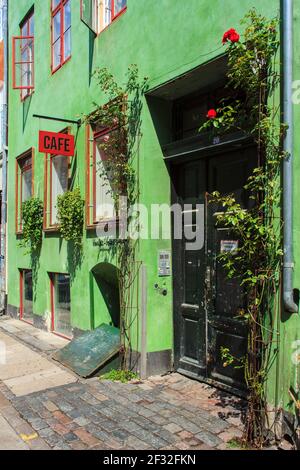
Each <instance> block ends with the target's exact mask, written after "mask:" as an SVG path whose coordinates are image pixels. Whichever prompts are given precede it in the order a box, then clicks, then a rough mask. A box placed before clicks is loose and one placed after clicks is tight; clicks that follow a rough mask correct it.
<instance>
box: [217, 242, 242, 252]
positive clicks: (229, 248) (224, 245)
mask: <svg viewBox="0 0 300 470" xmlns="http://www.w3.org/2000/svg"><path fill="white" fill-rule="evenodd" d="M238 247H239V241H238V240H221V253H234V252H235V251H236V250H237V249H238Z"/></svg>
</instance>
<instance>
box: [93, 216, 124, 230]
mask: <svg viewBox="0 0 300 470" xmlns="http://www.w3.org/2000/svg"><path fill="white" fill-rule="evenodd" d="M111 223H114V224H116V226H117V227H118V226H119V224H120V219H119V217H114V218H112V219H102V220H98V221H97V222H94V223H93V224H89V225H86V227H85V228H86V230H96V229H97V227H105V225H107V224H111Z"/></svg>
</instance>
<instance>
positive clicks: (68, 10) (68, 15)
mask: <svg viewBox="0 0 300 470" xmlns="http://www.w3.org/2000/svg"><path fill="white" fill-rule="evenodd" d="M64 18H65V24H64V31H66V30H67V29H69V28H70V27H71V2H70V1H69V2H68V3H66V4H65V6H64Z"/></svg>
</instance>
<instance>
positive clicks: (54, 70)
mask: <svg viewBox="0 0 300 470" xmlns="http://www.w3.org/2000/svg"><path fill="white" fill-rule="evenodd" d="M71 58H72V55H70V57H68V58H67V59H66V60H65V61H64V62H62V63H61V64H60V65H59V66H58V67H56V69H53V68H52V67H51V75H54V74H55V73H56V72H58V70H60V69H61V68H62V67H63V66H64V65H65V64H66V63H67V62H69V61H70V60H71Z"/></svg>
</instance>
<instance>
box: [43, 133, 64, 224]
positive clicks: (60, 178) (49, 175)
mask: <svg viewBox="0 0 300 470" xmlns="http://www.w3.org/2000/svg"><path fill="white" fill-rule="evenodd" d="M67 132H68V131H66V130H64V131H62V133H63V134H66V133H67ZM44 188H45V190H44V191H45V194H44V230H49V229H50V230H51V229H52V230H53V229H57V225H58V218H57V198H58V196H61V195H62V194H64V193H65V192H66V191H68V190H69V189H70V157H66V156H64V155H45V186H44Z"/></svg>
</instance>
